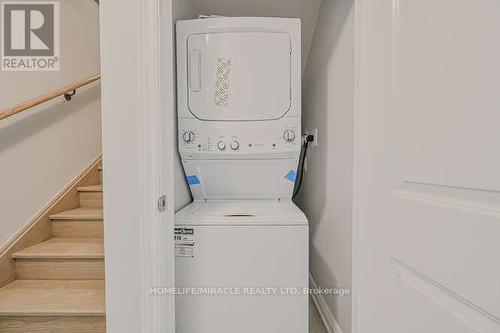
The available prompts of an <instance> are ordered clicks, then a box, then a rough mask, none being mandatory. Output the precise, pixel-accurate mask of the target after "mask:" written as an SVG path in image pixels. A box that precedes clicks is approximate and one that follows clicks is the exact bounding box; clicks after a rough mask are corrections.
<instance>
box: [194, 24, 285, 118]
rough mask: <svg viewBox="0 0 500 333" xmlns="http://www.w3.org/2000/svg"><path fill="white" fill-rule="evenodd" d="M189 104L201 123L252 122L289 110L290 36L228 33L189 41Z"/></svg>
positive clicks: (274, 33) (277, 116)
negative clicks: (207, 121)
mask: <svg viewBox="0 0 500 333" xmlns="http://www.w3.org/2000/svg"><path fill="white" fill-rule="evenodd" d="M187 44H188V80H187V82H188V103H189V110H190V111H191V113H192V114H193V115H194V116H195V117H197V118H199V119H202V120H218V121H252V120H272V119H279V118H281V117H283V116H284V115H285V114H286V113H287V112H288V111H289V109H290V100H291V95H290V94H291V86H290V58H291V54H290V51H291V40H290V35H289V34H287V33H281V32H228V33H201V34H191V35H189V37H188V43H187Z"/></svg>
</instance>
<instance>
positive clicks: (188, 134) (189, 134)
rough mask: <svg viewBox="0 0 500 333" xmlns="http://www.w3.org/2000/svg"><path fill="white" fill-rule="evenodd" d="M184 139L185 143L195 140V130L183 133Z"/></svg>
mask: <svg viewBox="0 0 500 333" xmlns="http://www.w3.org/2000/svg"><path fill="white" fill-rule="evenodd" d="M182 140H184V142H185V143H191V142H193V141H194V132H193V131H186V132H184V134H182Z"/></svg>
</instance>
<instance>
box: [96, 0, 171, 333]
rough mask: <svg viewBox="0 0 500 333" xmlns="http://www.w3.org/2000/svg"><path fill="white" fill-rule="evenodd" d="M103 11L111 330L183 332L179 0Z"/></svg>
mask: <svg viewBox="0 0 500 333" xmlns="http://www.w3.org/2000/svg"><path fill="white" fill-rule="evenodd" d="M100 11H101V12H100V15H101V18H100V20H101V22H100V23H101V68H102V96H101V97H102V118H103V119H102V132H103V169H104V177H103V178H104V179H103V184H104V226H105V232H104V242H105V257H106V260H105V267H106V312H107V319H106V321H107V332H108V333H118V332H120V333H128V332H130V333H132V332H134V333H136V332H148V333H150V332H151V333H160V332H162V333H164V332H167V333H169V332H170V333H174V331H175V298H174V296H152V295H151V288H154V287H173V286H174V282H175V281H174V279H175V274H174V257H173V237H171V235H173V225H174V187H173V186H174V185H173V184H174V174H173V165H174V164H173V158H174V147H175V145H174V137H173V133H174V131H173V123H172V119H173V112H174V110H175V109H174V95H173V84H174V71H173V63H174V57H173V54H172V49H173V24H172V0H142V1H141V0H128V1H123V0H109V1H103V2H101V7H100ZM162 196H165V198H166V209H165V210H162V209H160V208H159V202H158V200H159V199H160V197H162Z"/></svg>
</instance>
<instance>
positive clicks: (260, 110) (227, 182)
mask: <svg viewBox="0 0 500 333" xmlns="http://www.w3.org/2000/svg"><path fill="white" fill-rule="evenodd" d="M300 49H301V48H300V21H299V20H298V19H283V18H249V17H245V18H209V19H199V20H189V21H179V22H178V23H177V73H178V127H179V152H180V154H181V157H182V162H183V166H184V171H185V173H186V179H187V181H188V184H189V186H190V189H191V193H192V194H193V198H194V202H193V203H191V204H190V205H188V206H187V207H185V208H184V209H183V210H181V211H180V212H178V213H176V215H175V236H174V237H175V256H176V258H175V259H176V267H175V268H176V287H178V288H179V291H182V292H183V293H184V294H183V295H178V296H177V297H176V331H177V332H179V333H202V332H203V333H230V332H231V333H234V332H239V333H255V332H259V333H277V332H287V333H306V332H307V330H308V296H307V295H306V294H305V293H304V290H307V287H308V238H309V231H308V230H309V229H308V224H307V219H306V217H305V215H304V214H303V213H302V212H301V211H300V210H299V209H298V208H297V207H296V206H295V204H294V203H293V202H292V201H291V196H292V191H293V187H294V184H295V178H296V175H297V163H298V158H299V154H300V147H301V140H300V137H301V135H300V117H301V108H300V105H301V100H300V91H301V90H300V80H301V66H300ZM189 288H201V289H194V290H193V289H189ZM207 288H208V289H207ZM210 288H215V289H210ZM219 288H220V289H219ZM196 290H197V292H195V291H196ZM186 293H187V294H186ZM193 293H198V294H199V295H197V296H195V295H193ZM238 293H239V294H238ZM231 294H232V295H231ZM264 294H265V295H264Z"/></svg>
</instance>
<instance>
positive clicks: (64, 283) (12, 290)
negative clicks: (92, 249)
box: [0, 280, 106, 316]
mask: <svg viewBox="0 0 500 333" xmlns="http://www.w3.org/2000/svg"><path fill="white" fill-rule="evenodd" d="M105 312H106V307H105V296H104V281H103V280H16V281H14V282H12V283H10V284H9V285H7V286H5V287H3V288H0V316H104V315H105Z"/></svg>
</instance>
